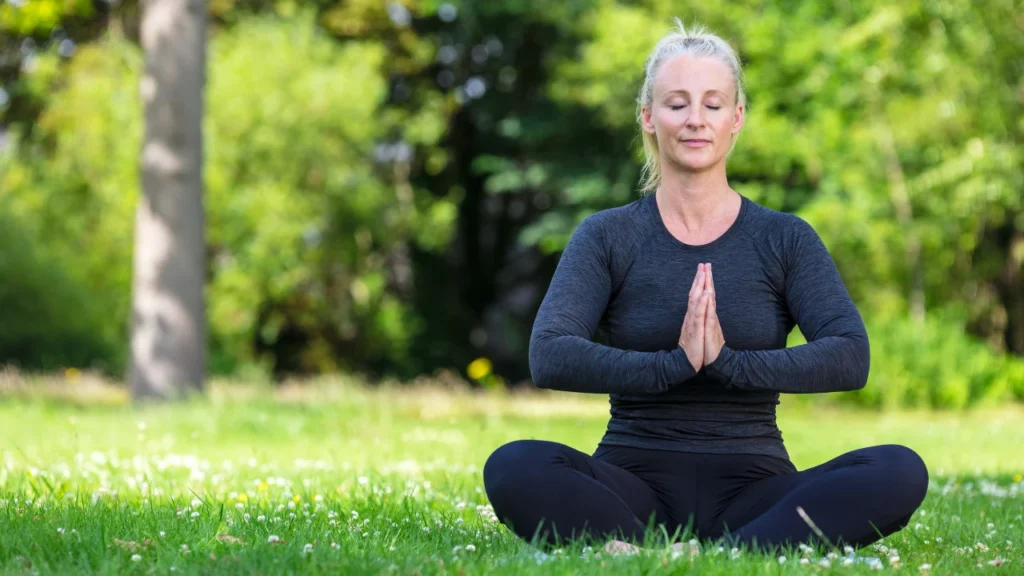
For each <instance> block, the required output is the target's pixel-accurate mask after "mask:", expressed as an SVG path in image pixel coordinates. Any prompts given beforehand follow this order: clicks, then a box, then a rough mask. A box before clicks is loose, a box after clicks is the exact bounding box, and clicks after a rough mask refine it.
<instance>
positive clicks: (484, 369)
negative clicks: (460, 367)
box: [466, 358, 491, 380]
mask: <svg viewBox="0 0 1024 576" xmlns="http://www.w3.org/2000/svg"><path fill="white" fill-rule="evenodd" d="M466 372H467V373H469V377H470V378H472V379H473V380H479V379H481V378H483V377H484V376H487V375H488V374H490V373H491V361H490V360H488V359H487V358H477V359H476V360H473V361H472V362H470V363H469V367H468V368H467V369H466Z"/></svg>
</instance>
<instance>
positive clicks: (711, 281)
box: [705, 264, 715, 294]
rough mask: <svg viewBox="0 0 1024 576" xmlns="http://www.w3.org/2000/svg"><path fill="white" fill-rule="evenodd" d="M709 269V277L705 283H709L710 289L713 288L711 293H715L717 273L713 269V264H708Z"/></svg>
mask: <svg viewBox="0 0 1024 576" xmlns="http://www.w3.org/2000/svg"><path fill="white" fill-rule="evenodd" d="M707 269H708V279H707V280H706V281H705V284H706V285H707V287H708V288H709V289H711V293H712V294H714V293H715V275H714V273H713V272H712V271H711V264H708V266H707Z"/></svg>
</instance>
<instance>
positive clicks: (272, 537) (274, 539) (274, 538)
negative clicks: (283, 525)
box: [267, 534, 281, 544]
mask: <svg viewBox="0 0 1024 576" xmlns="http://www.w3.org/2000/svg"><path fill="white" fill-rule="evenodd" d="M280 541H281V539H280V538H279V537H277V536H275V535H273V534H271V535H270V536H267V542H268V543H269V544H273V543H275V542H280Z"/></svg>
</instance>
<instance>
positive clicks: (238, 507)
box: [235, 502, 245, 510]
mask: <svg viewBox="0 0 1024 576" xmlns="http://www.w3.org/2000/svg"><path fill="white" fill-rule="evenodd" d="M235 508H237V509H239V510H245V504H242V503H241V502H235Z"/></svg>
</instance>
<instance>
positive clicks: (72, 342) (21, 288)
mask: <svg viewBox="0 0 1024 576" xmlns="http://www.w3.org/2000/svg"><path fill="white" fill-rule="evenodd" d="M2 166H3V162H2V161H0V167H2ZM75 272H76V271H75V270H69V269H67V268H64V267H63V266H61V265H60V261H59V260H58V259H57V258H55V257H54V256H52V255H51V254H48V253H47V252H46V245H45V244H41V243H38V242H33V241H32V240H31V239H30V238H29V236H28V234H26V233H25V232H24V231H23V230H22V229H21V228H20V226H19V224H18V223H17V222H16V221H15V220H13V219H11V218H10V217H8V216H5V215H4V213H3V210H2V204H0V278H3V279H4V280H3V282H0V310H2V311H3V312H2V314H3V329H2V330H0V357H4V358H15V359H17V360H18V363H19V364H20V368H22V369H26V370H46V371H55V370H59V369H61V368H63V367H65V366H68V365H76V366H95V367H96V368H101V369H113V370H117V369H119V368H121V367H122V366H123V360H122V358H121V356H120V355H119V354H118V353H117V349H118V345H119V342H117V341H115V340H113V339H112V338H111V334H110V332H109V331H104V330H102V329H100V328H101V327H102V325H103V322H104V321H106V319H105V318H103V317H102V316H101V313H102V310H101V309H100V308H98V307H97V306H95V305H93V304H92V303H91V302H89V301H88V291H87V290H86V289H85V286H84V282H83V280H82V279H81V278H78V277H75V276H74V274H75ZM104 362H106V365H104V364H103V363H104Z"/></svg>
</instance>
